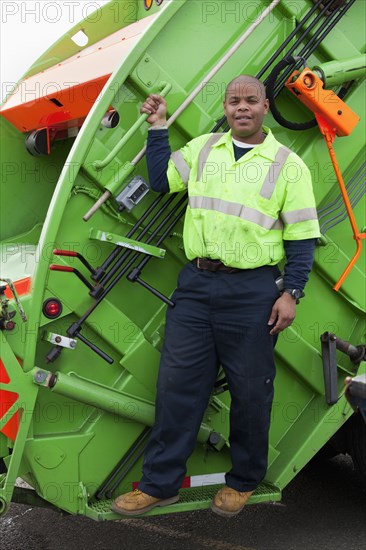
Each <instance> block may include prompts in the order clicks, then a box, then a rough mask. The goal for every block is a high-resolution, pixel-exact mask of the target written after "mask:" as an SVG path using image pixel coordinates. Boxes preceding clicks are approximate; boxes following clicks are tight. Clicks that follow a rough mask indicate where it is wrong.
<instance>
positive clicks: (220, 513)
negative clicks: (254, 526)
mask: <svg viewBox="0 0 366 550" xmlns="http://www.w3.org/2000/svg"><path fill="white" fill-rule="evenodd" d="M244 506H245V504H244V505H243V506H242V507H241V508H239V510H235V512H226V511H225V510H221V508H218V507H217V506H216V505H215V504H214V503H212V504H211V510H212V511H213V512H214V514H217V515H218V516H221V517H223V518H230V517H232V516H237V515H238V514H240V512H241V511H242V510H243V508H244Z"/></svg>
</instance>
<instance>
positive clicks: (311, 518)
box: [0, 455, 366, 550]
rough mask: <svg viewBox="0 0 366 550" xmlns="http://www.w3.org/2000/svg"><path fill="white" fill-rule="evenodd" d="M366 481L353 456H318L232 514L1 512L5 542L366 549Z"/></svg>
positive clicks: (226, 549) (45, 547) (108, 548)
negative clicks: (269, 495)
mask: <svg viewBox="0 0 366 550" xmlns="http://www.w3.org/2000/svg"><path fill="white" fill-rule="evenodd" d="M365 497H366V488H365V486H364V485H363V484H362V483H361V481H360V478H359V477H358V476H357V474H356V473H355V472H354V470H353V465H352V460H351V459H350V458H349V457H346V456H344V455H340V456H338V457H336V458H334V459H332V460H330V461H326V462H324V461H320V460H318V459H316V460H313V461H312V462H311V463H310V464H308V465H307V466H306V468H304V469H303V470H302V471H301V472H300V473H299V474H298V475H297V477H296V478H295V479H294V480H293V481H292V482H291V483H290V484H289V485H288V487H286V489H285V490H284V491H283V499H282V502H281V503H277V504H257V505H254V504H253V505H249V506H247V507H246V508H244V510H243V512H242V513H241V514H239V515H238V516H236V517H234V518H222V517H219V516H217V515H215V514H213V513H212V512H211V511H209V510H203V511H197V512H188V513H181V514H167V515H163V516H154V517H148V518H143V517H140V518H131V519H123V520H120V521H113V522H103V523H97V522H94V521H92V520H89V519H87V518H85V517H81V516H68V515H62V514H61V513H59V512H57V511H54V510H48V509H43V508H33V507H31V506H29V505H21V504H12V506H11V508H10V511H9V512H8V513H7V515H5V516H3V517H2V518H0V548H1V550H65V549H66V550H84V549H85V550H95V549H103V550H114V549H122V550H204V549H210V550H310V549H311V550H363V549H364V548H365V547H366V498H365Z"/></svg>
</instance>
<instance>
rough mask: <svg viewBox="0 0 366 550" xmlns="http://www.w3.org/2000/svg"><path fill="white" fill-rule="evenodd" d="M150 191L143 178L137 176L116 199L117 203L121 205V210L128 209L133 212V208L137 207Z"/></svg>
mask: <svg viewBox="0 0 366 550" xmlns="http://www.w3.org/2000/svg"><path fill="white" fill-rule="evenodd" d="M149 191H150V187H149V186H148V184H147V183H146V181H145V180H144V179H143V178H142V177H141V176H136V177H135V178H133V179H132V181H130V183H129V184H128V185H127V186H126V187H125V188H124V189H123V191H121V193H120V194H119V195H118V196H117V197H116V201H117V202H118V203H119V205H120V207H119V210H120V211H121V210H123V209H124V208H126V210H127V211H128V212H131V210H132V208H134V207H135V206H137V205H138V203H139V202H140V201H141V200H142V199H143V198H144V197H145V195H147V193H148V192H149Z"/></svg>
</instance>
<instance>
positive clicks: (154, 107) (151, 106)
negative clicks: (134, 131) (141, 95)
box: [140, 94, 167, 126]
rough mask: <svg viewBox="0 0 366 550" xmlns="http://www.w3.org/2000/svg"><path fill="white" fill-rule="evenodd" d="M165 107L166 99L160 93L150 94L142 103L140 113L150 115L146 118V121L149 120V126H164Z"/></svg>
mask: <svg viewBox="0 0 366 550" xmlns="http://www.w3.org/2000/svg"><path fill="white" fill-rule="evenodd" d="M166 107H167V106H166V101H165V99H164V98H163V97H161V95H157V94H150V95H149V96H148V97H147V99H146V101H145V102H144V103H143V104H142V106H141V109H140V113H141V114H144V113H146V114H148V115H150V116H149V117H148V118H147V122H149V123H150V124H151V126H165V125H166Z"/></svg>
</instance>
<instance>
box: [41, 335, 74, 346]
mask: <svg viewBox="0 0 366 550" xmlns="http://www.w3.org/2000/svg"><path fill="white" fill-rule="evenodd" d="M42 339H43V340H45V341H46V342H51V344H55V345H57V346H61V347H63V348H69V349H75V348H76V344H77V340H75V339H74V338H68V337H67V336H62V335H61V334H56V333H55V332H47V331H45V332H44V333H43V336H42Z"/></svg>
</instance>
